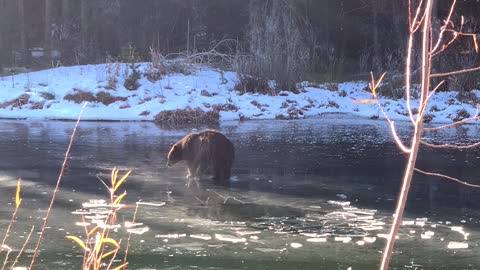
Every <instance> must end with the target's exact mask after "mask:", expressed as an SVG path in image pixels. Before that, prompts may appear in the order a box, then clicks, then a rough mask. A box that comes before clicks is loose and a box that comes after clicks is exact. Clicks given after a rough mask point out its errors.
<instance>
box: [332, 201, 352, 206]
mask: <svg viewBox="0 0 480 270" xmlns="http://www.w3.org/2000/svg"><path fill="white" fill-rule="evenodd" d="M327 203H329V204H333V205H340V206H349V205H350V202H339V201H332V200H330V201H327Z"/></svg>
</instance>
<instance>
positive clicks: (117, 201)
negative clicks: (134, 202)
mask: <svg viewBox="0 0 480 270" xmlns="http://www.w3.org/2000/svg"><path fill="white" fill-rule="evenodd" d="M125 195H127V192H123V194H122V195H120V196H118V197H117V198H116V199H115V201H114V202H113V206H116V205H118V204H119V203H120V202H121V201H122V199H123V197H125Z"/></svg>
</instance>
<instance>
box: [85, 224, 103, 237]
mask: <svg viewBox="0 0 480 270" xmlns="http://www.w3.org/2000/svg"><path fill="white" fill-rule="evenodd" d="M98 228H100V227H98V226H95V227H94V228H93V229H91V230H90V231H89V232H88V233H87V235H88V236H90V235H92V233H94V232H96V231H97V230H98Z"/></svg>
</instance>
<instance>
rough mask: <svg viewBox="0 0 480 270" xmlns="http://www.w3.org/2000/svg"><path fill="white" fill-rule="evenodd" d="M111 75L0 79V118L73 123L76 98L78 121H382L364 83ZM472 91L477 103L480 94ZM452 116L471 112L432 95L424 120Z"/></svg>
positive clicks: (97, 69)
mask: <svg viewBox="0 0 480 270" xmlns="http://www.w3.org/2000/svg"><path fill="white" fill-rule="evenodd" d="M146 67H147V65H146V64H142V65H140V67H139V69H138V70H139V71H140V72H141V73H143V71H144V70H145V69H146ZM111 69H112V66H111V65H108V64H101V65H87V66H73V67H59V68H54V69H48V70H43V71H37V72H30V73H23V74H18V75H15V76H5V77H0V117H1V118H34V119H76V118H77V116H78V113H79V111H80V109H81V106H82V102H80V100H78V97H79V96H80V97H83V98H80V99H85V100H89V99H90V100H91V102H89V103H88V104H87V107H86V109H85V111H84V114H83V117H82V119H83V120H132V121H144V120H147V121H151V120H153V119H154V117H155V115H156V114H158V113H159V112H161V111H164V110H176V109H184V108H188V107H190V108H192V109H195V108H199V109H201V110H203V111H208V110H212V108H222V109H221V111H220V120H239V119H292V118H304V117H315V116H318V115H322V114H327V113H343V114H351V115H354V116H360V117H366V118H377V117H379V118H380V119H382V118H383V115H382V114H381V112H380V110H379V108H378V107H377V105H375V104H361V103H358V101H360V100H368V99H371V98H372V95H371V93H370V92H369V91H368V83H367V82H346V83H339V84H327V85H316V84H310V83H304V85H305V87H304V90H303V91H302V92H301V93H299V94H294V93H291V92H286V91H282V92H280V93H278V94H277V95H275V96H271V95H260V94H250V93H245V94H241V93H239V92H237V91H235V90H234V85H235V82H236V81H237V77H236V74H235V73H233V72H224V73H223V75H222V73H221V72H220V71H218V70H214V69H211V68H207V67H204V66H197V67H196V68H195V71H194V72H192V74H190V75H183V74H169V75H166V76H164V77H163V78H162V79H160V80H158V81H155V82H152V81H150V80H148V79H147V78H146V77H144V76H141V78H140V79H139V80H138V83H139V85H140V86H139V88H138V89H137V90H134V91H130V90H127V89H126V88H125V87H124V85H123V82H124V80H125V77H126V74H127V72H126V71H127V69H128V65H126V64H121V65H120V70H119V71H118V75H116V76H115V78H116V80H117V83H116V85H115V87H114V88H115V89H112V87H111V84H109V80H111V78H112V76H111V75H110V74H111ZM109 70H110V71H109ZM472 92H473V93H474V94H475V95H477V96H478V94H479V93H480V91H472ZM79 93H80V94H81V95H79ZM75 94H77V95H76V97H77V99H76V98H75ZM82 95H83V96H82ZM65 97H67V99H65ZM68 97H70V98H68ZM72 97H74V98H72ZM92 98H93V99H92ZM75 101H77V102H80V103H76V102H75ZM381 103H382V104H383V105H384V106H385V108H386V111H387V113H388V115H389V117H391V118H392V119H394V120H408V117H407V114H406V104H405V102H404V100H389V99H381ZM417 104H418V100H413V101H412V107H414V108H415V107H417ZM459 110H465V111H466V112H467V113H468V114H469V115H470V116H473V115H475V113H476V107H475V105H473V104H469V103H462V102H460V101H459V100H458V99H457V92H441V93H437V94H435V95H433V96H432V98H431V102H430V106H429V108H428V111H427V114H430V115H432V116H433V119H432V122H436V123H450V122H452V121H453V119H455V118H456V117H457V115H458V112H459Z"/></svg>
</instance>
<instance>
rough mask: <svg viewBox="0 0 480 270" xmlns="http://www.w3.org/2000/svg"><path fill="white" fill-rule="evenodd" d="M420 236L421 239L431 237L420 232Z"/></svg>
mask: <svg viewBox="0 0 480 270" xmlns="http://www.w3.org/2000/svg"><path fill="white" fill-rule="evenodd" d="M420 238H422V239H432V236H431V235H426V234H424V233H422V234H420Z"/></svg>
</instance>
